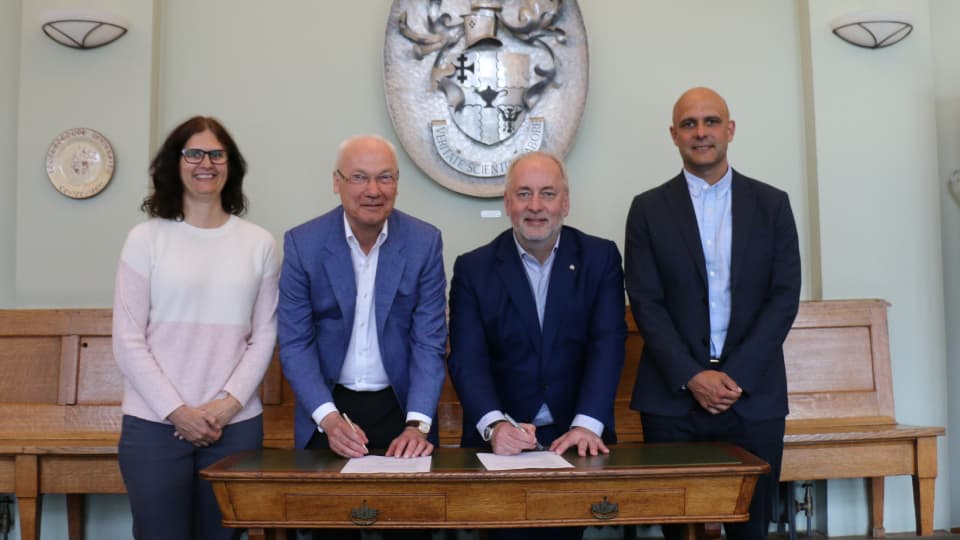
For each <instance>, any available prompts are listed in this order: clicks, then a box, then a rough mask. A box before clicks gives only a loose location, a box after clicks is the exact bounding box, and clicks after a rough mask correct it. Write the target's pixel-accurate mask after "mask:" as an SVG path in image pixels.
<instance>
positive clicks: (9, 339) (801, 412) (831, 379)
mask: <svg viewBox="0 0 960 540" xmlns="http://www.w3.org/2000/svg"><path fill="white" fill-rule="evenodd" d="M886 309H887V303H886V302H884V301H882V300H837V301H818V302H802V303H801V307H800V313H799V314H798V316H797V319H796V322H795V323H794V326H793V329H792V330H791V332H790V335H789V337H788V338H787V342H786V345H785V352H786V364H787V380H788V385H789V390H790V416H789V417H788V430H789V429H790V427H789V426H810V425H824V424H825V425H850V424H887V423H894V422H895V420H894V407H893V390H892V382H891V378H890V349H889V343H888V336H887V317H886ZM627 323H628V332H629V333H628V337H627V355H626V359H625V363H624V370H623V375H622V376H621V379H620V385H619V387H618V388H617V396H616V402H615V413H616V420H617V433H618V436H619V438H620V440H621V441H624V442H628V441H640V440H642V437H643V436H642V431H641V427H640V417H639V415H638V414H637V413H636V412H635V411H632V410H630V408H629V405H630V395H631V392H632V390H633V383H634V380H635V378H636V372H637V366H638V364H639V362H640V355H641V351H642V349H643V339H642V338H641V337H640V334H639V333H638V331H637V328H636V325H635V324H634V322H633V317H631V316H630V314H629V311H628V313H627ZM110 331H111V325H110V310H109V309H69V310H0V374H2V375H0V438H9V437H18V438H25V437H29V438H37V439H61V438H94V437H97V436H100V437H102V436H103V435H104V434H108V433H113V434H115V433H117V432H119V429H120V412H119V403H120V398H121V395H122V392H123V379H122V376H121V374H120V372H119V370H118V368H117V366H116V364H115V363H114V361H113V354H112V349H111V343H110ZM261 398H262V400H263V403H264V432H265V445H266V446H269V447H280V448H284V447H290V446H292V444H293V433H292V425H293V407H294V401H295V400H294V396H293V392H292V391H291V390H290V386H289V385H288V384H287V382H286V381H285V380H284V378H283V374H282V372H281V369H280V364H279V362H278V361H277V359H276V357H275V358H274V361H273V363H272V364H271V366H270V368H269V369H268V371H267V374H266V376H265V378H264V381H263V385H262V387H261ZM437 416H438V422H439V429H440V437H441V444H444V445H456V444H457V443H458V442H459V440H460V429H461V425H460V422H461V420H460V419H461V409H460V404H459V402H458V400H457V396H456V392H455V391H454V390H453V387H452V386H451V385H450V382H449V379H448V380H447V382H446V383H445V384H444V389H443V393H442V395H441V398H440V405H439V410H438V415H437Z"/></svg>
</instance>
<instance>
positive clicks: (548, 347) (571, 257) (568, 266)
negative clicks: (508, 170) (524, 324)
mask: <svg viewBox="0 0 960 540" xmlns="http://www.w3.org/2000/svg"><path fill="white" fill-rule="evenodd" d="M579 271H581V269H580V250H579V246H578V245H577V242H576V239H575V238H574V233H573V232H572V231H571V230H570V229H567V228H564V229H563V231H562V232H561V233H560V245H559V246H558V248H557V253H556V255H555V258H554V260H553V268H551V270H550V287H549V288H548V289H547V303H546V306H544V309H543V354H542V355H541V356H540V358H541V361H548V360H547V359H549V358H550V357H551V356H552V354H551V353H552V351H553V344H554V342H555V341H556V339H557V334H558V332H559V331H560V328H562V327H563V323H564V315H565V314H566V313H567V310H566V309H564V306H565V305H566V304H567V303H569V302H570V301H571V294H572V292H573V289H574V285H575V283H576V276H577V272H579Z"/></svg>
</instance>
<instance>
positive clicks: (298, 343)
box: [278, 136, 447, 457]
mask: <svg viewBox="0 0 960 540" xmlns="http://www.w3.org/2000/svg"><path fill="white" fill-rule="evenodd" d="M398 177H399V171H398V168H397V157H396V151H395V150H394V148H393V145H391V144H390V143H389V142H387V141H386V140H384V139H381V138H379V137H372V136H365V137H355V138H353V139H349V140H347V141H345V142H344V143H343V144H342V145H341V147H340V151H339V153H338V155H337V167H336V169H335V170H334V172H333V188H334V191H335V192H336V193H338V194H339V195H340V200H341V203H342V205H341V206H339V207H337V208H335V209H334V210H332V211H330V212H328V213H326V214H324V215H322V216H320V217H318V218H315V219H313V220H311V221H308V222H306V223H304V224H302V225H300V226H298V227H295V228H293V229H291V230H290V231H288V232H287V233H286V235H285V236H284V258H283V267H282V271H281V276H280V300H279V307H278V324H279V329H278V330H279V332H278V333H279V341H280V361H281V363H282V365H283V371H284V375H285V376H286V378H287V380H288V381H289V382H290V386H291V388H292V389H293V392H294V394H295V395H296V398H297V406H296V411H295V415H294V439H295V443H296V446H297V448H315V447H329V448H330V449H331V450H333V451H334V452H337V453H338V454H340V455H343V456H346V457H359V456H361V455H364V454H366V453H367V452H368V449H369V448H381V449H387V455H397V456H403V457H413V456H421V455H429V454H430V453H431V452H432V450H433V447H434V445H435V444H437V429H436V426H435V425H432V424H433V417H434V415H435V414H436V409H437V401H438V400H439V398H440V389H441V387H442V385H443V379H444V364H443V355H444V353H445V351H446V338H447V332H446V330H447V328H446V318H445V308H446V300H445V296H444V292H445V289H446V281H445V279H444V273H443V260H442V255H441V239H440V231H439V230H437V229H436V228H435V227H433V226H431V225H429V224H427V223H425V222H423V221H420V220H418V219H415V218H413V217H411V216H409V215H407V214H404V213H402V212H400V211H399V210H394V208H393V205H394V201H395V199H396V194H397V180H398ZM431 425H432V427H431ZM428 434H429V438H428Z"/></svg>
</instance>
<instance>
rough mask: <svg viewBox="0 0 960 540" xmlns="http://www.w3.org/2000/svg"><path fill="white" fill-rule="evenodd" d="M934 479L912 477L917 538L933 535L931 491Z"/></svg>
mask: <svg viewBox="0 0 960 540" xmlns="http://www.w3.org/2000/svg"><path fill="white" fill-rule="evenodd" d="M936 480H937V479H936V478H918V477H916V476H914V477H913V507H914V508H915V509H916V513H917V536H930V535H932V534H933V489H934V483H935V482H936Z"/></svg>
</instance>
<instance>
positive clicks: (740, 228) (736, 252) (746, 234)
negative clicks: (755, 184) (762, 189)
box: [730, 171, 757, 290]
mask: <svg viewBox="0 0 960 540" xmlns="http://www.w3.org/2000/svg"><path fill="white" fill-rule="evenodd" d="M731 180H732V181H733V185H732V186H731V187H730V189H731V192H730V193H731V196H732V197H733V201H731V202H732V205H731V212H732V213H733V232H732V234H731V236H732V238H731V247H730V290H733V289H734V287H735V285H736V283H737V278H738V277H739V276H740V263H741V262H742V261H743V254H744V252H745V250H746V247H747V243H748V242H749V241H750V231H751V230H752V229H753V213H754V210H755V209H756V207H757V204H756V198H755V197H754V193H753V190H751V189H750V186H749V185H748V184H747V183H746V182H745V181H744V180H743V178H742V177H741V176H740V173H738V172H737V171H733V178H732V179H731Z"/></svg>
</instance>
